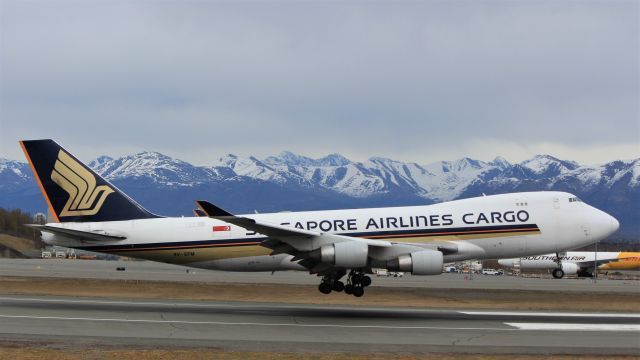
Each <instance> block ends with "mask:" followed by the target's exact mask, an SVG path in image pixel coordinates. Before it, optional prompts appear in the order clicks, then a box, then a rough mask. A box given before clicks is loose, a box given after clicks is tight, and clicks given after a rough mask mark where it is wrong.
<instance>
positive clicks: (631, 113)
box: [0, 1, 640, 162]
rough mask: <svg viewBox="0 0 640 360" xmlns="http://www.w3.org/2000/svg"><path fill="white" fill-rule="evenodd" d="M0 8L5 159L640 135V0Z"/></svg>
mask: <svg viewBox="0 0 640 360" xmlns="http://www.w3.org/2000/svg"><path fill="white" fill-rule="evenodd" d="M0 6H2V9H1V10H2V11H1V12H0V13H2V15H0V16H2V19H1V20H2V21H1V23H0V30H1V31H0V34H1V35H0V36H2V38H1V39H0V40H1V41H0V79H1V80H2V81H1V82H0V106H1V108H0V118H1V120H0V121H1V122H2V123H1V126H2V135H1V136H2V138H1V142H0V153H3V154H4V153H8V154H10V153H12V151H15V150H14V149H13V148H14V145H13V144H14V141H15V140H16V139H17V138H21V137H34V136H37V137H56V138H59V139H60V140H61V141H69V142H71V143H73V144H77V145H78V146H79V147H81V148H84V149H87V151H93V152H98V153H100V151H99V150H98V149H95V147H96V145H98V147H99V148H100V149H104V150H107V149H112V150H114V151H116V152H118V151H117V150H118V149H124V148H127V149H129V148H141V149H155V150H163V151H170V152H171V151H173V152H174V153H176V154H177V155H182V154H184V156H185V157H197V159H194V158H185V159H187V160H192V161H194V160H195V161H200V162H202V161H206V160H205V159H206V156H207V154H208V153H212V152H214V153H215V154H221V153H224V152H244V153H258V155H267V154H270V153H276V152H278V151H279V150H281V149H284V148H286V149H291V150H294V151H295V152H301V153H307V154H311V155H322V154H326V153H331V152H343V153H346V154H354V155H361V154H362V155H365V156H368V155H372V154H380V155H384V156H387V157H402V158H403V160H413V161H419V162H420V161H423V162H424V161H426V160H435V159H431V158H429V154H430V153H436V152H437V153H442V151H443V149H444V150H445V151H446V150H447V149H448V151H449V152H450V153H451V154H452V157H453V156H458V155H459V154H458V151H459V149H460V148H461V147H464V144H466V143H469V142H473V141H477V140H478V139H483V138H491V139H504V140H505V141H509V142H513V141H516V142H518V141H521V142H523V143H532V144H534V143H541V142H549V143H557V144H561V145H564V146H574V147H575V146H584V143H585V141H587V142H590V143H592V144H593V146H607V145H612V144H618V143H637V142H638V141H639V138H640V134H639V132H640V130H639V126H640V125H639V124H638V122H639V120H638V119H639V117H640V114H639V110H638V95H639V90H638V77H639V74H638V63H639V59H638V52H639V49H638V40H639V39H638V16H637V14H638V3H637V2H629V1H613V2H557V1H519V2H500V1H486V2H484V1H483V2H478V1H468V2H453V3H451V2H439V1H433V2H399V3H398V2H393V3H387V2H376V3H370V2H347V3H338V2H335V3H326V2H298V3H296V2H267V1H264V2H187V3H182V2H147V1H139V2H125V1H123V2H92V3H90V4H88V3H85V2H79V1H78V2H76V1H70V2H55V3H49V2H18V1H4V2H2V5H0ZM98 128H99V129H100V134H101V135H100V136H99V137H98V138H96V129H98ZM80 139H82V140H80ZM120 151H122V150H120ZM502 151H505V150H504V149H500V148H499V146H498V147H496V149H495V153H496V154H502V155H505V156H507V157H508V154H504V153H502ZM105 152H106V151H105ZM112 153H113V152H112ZM411 154H415V155H413V157H411V156H412V155H411ZM95 155H98V154H95ZM469 155H473V154H469ZM558 155H561V154H558ZM612 156H617V155H613V154H612Z"/></svg>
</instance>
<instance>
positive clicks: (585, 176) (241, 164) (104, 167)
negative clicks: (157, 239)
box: [0, 151, 640, 236]
mask: <svg viewBox="0 0 640 360" xmlns="http://www.w3.org/2000/svg"><path fill="white" fill-rule="evenodd" d="M89 166H90V167H91V168H93V169H94V171H96V173H98V174H100V175H102V176H103V177H105V178H106V179H107V180H109V181H111V182H113V183H114V185H116V186H118V187H119V188H121V189H122V190H123V191H125V192H127V193H129V194H130V195H131V196H132V197H134V198H136V199H139V201H140V203H141V204H143V205H144V206H146V207H148V208H149V209H150V210H152V211H154V212H156V213H160V214H164V215H188V214H189V212H190V210H191V209H192V207H193V200H195V199H210V200H212V201H215V202H217V203H219V204H220V205H221V206H225V207H228V208H229V209H230V210H233V211H237V212H245V211H248V212H253V210H260V211H263V212H264V211H281V210H292V211H294V210H321V209H333V208H340V207H369V206H401V205H418V204H431V203H436V202H442V201H448V200H455V199H460V198H466V197H472V196H480V195H482V194H497V193H505V192H516V191H540V190H559V191H567V192H571V193H574V194H576V195H577V196H580V197H582V198H583V199H584V200H585V201H586V202H588V203H589V204H591V205H593V206H596V207H598V208H601V209H603V210H605V211H607V212H609V213H611V214H612V215H614V216H616V217H617V218H619V220H620V222H621V224H622V226H621V234H625V236H626V235H629V236H631V235H632V236H637V235H640V209H639V208H638V205H637V204H640V158H638V159H633V160H630V161H629V160H614V161H611V162H608V163H605V164H602V165H596V166H593V165H591V166H589V165H587V166H585V165H580V164H579V163H577V162H575V161H571V160H561V159H558V158H556V157H554V156H551V155H545V154H540V155H536V156H534V157H532V158H531V159H527V160H524V161H521V162H519V163H510V162H509V161H507V160H506V159H504V158H502V157H499V156H498V157H496V158H495V159H494V160H492V161H488V162H487V161H482V160H475V159H472V158H469V157H464V158H461V159H457V160H452V161H440V162H435V163H431V164H426V165H420V164H418V163H415V162H402V161H397V160H393V159H388V158H384V157H379V156H377V157H371V158H369V159H368V160H366V161H362V162H357V161H352V160H349V159H347V158H346V157H344V156H342V155H340V154H329V155H327V156H325V157H322V158H319V159H313V158H310V157H306V156H301V155H296V154H294V153H292V152H290V151H283V152H281V153H280V154H278V155H273V156H269V157H266V158H264V159H259V158H256V157H254V156H245V157H242V156H237V155H233V154H227V155H224V156H222V157H220V158H218V159H217V160H214V161H212V162H211V163H210V165H207V166H195V165H192V164H190V163H188V162H185V161H182V160H178V159H175V158H172V157H170V156H167V155H164V154H162V153H159V152H140V153H137V154H132V155H127V156H123V157H120V158H112V157H109V156H104V155H103V156H100V157H98V158H96V159H95V160H92V161H90V162H89ZM38 194H39V191H38V188H37V185H36V184H35V180H34V179H33V175H32V174H31V170H30V169H29V166H28V165H27V164H26V163H22V162H19V161H13V160H6V159H0V206H2V207H10V208H22V209H23V210H27V211H42V210H43V209H44V208H45V207H44V201H43V200H42V197H41V196H38Z"/></svg>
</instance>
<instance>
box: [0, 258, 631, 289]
mask: <svg viewBox="0 0 640 360" xmlns="http://www.w3.org/2000/svg"><path fill="white" fill-rule="evenodd" d="M118 267H124V268H125V271H116V269H117V268H118ZM0 276H35V277H57V278H65V277H67V278H91V279H127V280H158V281H190V282H205V283H207V282H208V283H224V282H230V283H266V284H310V285H317V284H318V283H319V279H318V278H317V277H316V276H311V275H309V274H307V273H305V272H296V271H283V272H275V273H273V274H272V273H270V272H257V273H237V272H236V273H234V272H223V271H212V270H201V269H193V268H188V267H184V266H177V265H171V264H162V263H156V262H150V261H98V260H61V259H46V260H41V259H29V260H23V259H0ZM372 286H385V287H386V286H393V287H395V286H398V287H411V288H439V289H461V288H464V289H474V288H475V289H512V290H545V291H554V290H561V291H580V292H609V293H610V292H624V293H640V281H639V280H604V279H600V280H598V281H597V282H595V283H594V282H593V281H592V280H591V279H585V278H582V279H568V278H565V279H552V278H526V277H514V276H506V275H503V276H495V275H477V274H475V275H468V274H442V275H438V276H411V275H408V274H407V275H405V276H403V277H400V278H395V277H386V276H384V277H377V276H373V285H372Z"/></svg>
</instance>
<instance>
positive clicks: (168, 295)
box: [0, 277, 640, 312]
mask: <svg viewBox="0 0 640 360" xmlns="http://www.w3.org/2000/svg"><path fill="white" fill-rule="evenodd" d="M0 294H3V295H11V294H14V295H17V294H19V295H53V296H74V297H80V296H82V297H109V298H122V299H163V300H168V299H173V300H198V301H256V302H274V303H296V304H327V305H329V304H331V305H368V306H396V307H423V308H445V309H446V308H448V309H460V308H466V309H469V308H476V309H507V310H570V311H632V312H637V311H640V302H639V301H638V299H637V294H633V293H599V294H597V295H594V294H593V293H586V292H585V293H580V292H574V291H572V292H567V293H562V292H557V291H537V290H536V291H527V290H478V289H428V288H391V287H389V288H382V287H371V288H368V289H367V294H366V295H365V296H364V297H362V298H355V297H353V296H346V295H345V294H342V293H332V294H330V295H321V294H319V293H318V290H317V288H316V287H315V286H311V285H282V284H228V283H219V284H215V283H186V282H169V281H139V280H102V279H62V278H40V277H33V278H30V277H0Z"/></svg>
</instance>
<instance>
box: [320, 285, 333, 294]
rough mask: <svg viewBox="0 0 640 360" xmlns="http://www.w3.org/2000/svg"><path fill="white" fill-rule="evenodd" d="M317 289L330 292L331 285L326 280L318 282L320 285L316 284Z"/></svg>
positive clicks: (324, 292) (326, 292) (325, 292)
mask: <svg viewBox="0 0 640 360" xmlns="http://www.w3.org/2000/svg"><path fill="white" fill-rule="evenodd" d="M318 290H320V292H321V293H323V294H330V293H331V285H329V284H327V283H326V282H323V283H320V285H319V286H318Z"/></svg>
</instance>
